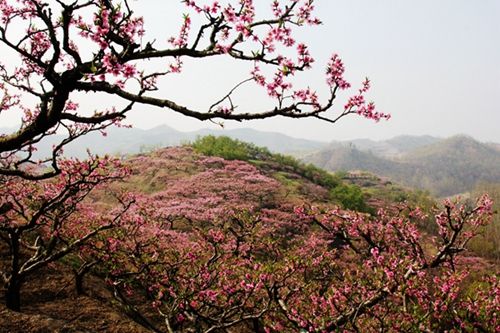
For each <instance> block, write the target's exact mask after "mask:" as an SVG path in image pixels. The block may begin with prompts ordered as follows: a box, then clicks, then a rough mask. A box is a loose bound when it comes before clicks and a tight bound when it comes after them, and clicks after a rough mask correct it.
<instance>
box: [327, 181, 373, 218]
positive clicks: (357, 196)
mask: <svg viewBox="0 0 500 333" xmlns="http://www.w3.org/2000/svg"><path fill="white" fill-rule="evenodd" d="M330 196H331V198H332V199H333V200H336V201H338V202H339V203H340V204H341V205H342V207H344V208H347V209H352V210H356V211H360V212H370V213H373V212H372V209H370V207H369V206H368V205H367V204H366V202H365V195H364V194H363V191H362V190H361V188H359V186H356V185H349V184H340V185H338V186H336V187H334V188H332V189H331V190H330Z"/></svg>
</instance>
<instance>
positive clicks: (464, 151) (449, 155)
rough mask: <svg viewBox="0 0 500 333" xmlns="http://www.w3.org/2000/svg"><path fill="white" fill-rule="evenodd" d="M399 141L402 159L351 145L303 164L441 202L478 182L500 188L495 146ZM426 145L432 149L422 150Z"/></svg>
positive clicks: (460, 139) (463, 139) (499, 153)
mask: <svg viewBox="0 0 500 333" xmlns="http://www.w3.org/2000/svg"><path fill="white" fill-rule="evenodd" d="M400 138H403V139H398V138H395V139H392V140H388V141H392V142H393V143H394V142H397V144H398V145H399V147H400V148H399V153H398V154H392V155H391V154H387V153H385V154H383V153H380V151H377V150H376V149H373V148H372V149H370V150H366V149H367V148H366V145H364V146H361V148H358V146H357V145H356V144H355V143H353V144H347V145H346V144H344V145H334V146H329V147H327V148H324V149H322V150H320V151H318V152H316V153H313V154H310V155H308V156H306V157H304V158H303V160H304V161H307V162H310V163H313V164H315V165H317V166H319V167H321V168H325V169H327V170H331V171H338V170H365V171H369V172H372V173H375V174H377V175H380V176H385V177H389V178H391V179H394V180H396V181H398V182H401V183H403V184H405V185H409V186H412V187H417V188H421V189H426V190H429V191H430V192H431V193H433V194H435V195H438V196H448V195H453V194H457V193H461V192H466V191H470V190H471V189H472V188H473V187H474V186H475V185H476V184H477V183H478V182H500V150H499V149H497V148H496V147H494V146H492V145H491V144H485V143H481V142H478V141H476V140H474V139H473V138H471V137H468V136H463V135H459V136H454V137H451V138H448V139H435V138H432V137H425V139H423V140H421V141H420V139H416V140H412V139H411V137H400ZM425 140H427V141H428V142H431V143H430V144H426V145H425V144H422V143H423V142H424V141H425ZM385 143H387V141H385V142H384V144H385ZM379 147H380V145H379ZM391 147H393V148H394V147H395V146H391ZM412 147H413V149H412ZM362 148H364V149H365V150H363V149H362ZM392 151H396V148H394V149H393V150H392ZM376 152H378V154H376ZM385 152H387V150H385ZM384 155H385V156H384ZM388 156H397V158H396V157H393V158H389V157H388Z"/></svg>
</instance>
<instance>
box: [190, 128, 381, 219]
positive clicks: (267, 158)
mask: <svg viewBox="0 0 500 333" xmlns="http://www.w3.org/2000/svg"><path fill="white" fill-rule="evenodd" d="M191 146H192V147H193V148H194V150H195V151H196V152H198V153H201V154H204V155H208V156H219V157H222V158H224V159H228V160H234V159H237V160H242V161H248V162H251V163H253V164H254V165H255V166H257V167H258V168H261V169H263V168H265V167H267V166H269V164H271V165H272V166H273V168H275V169H278V170H281V171H287V172H293V173H295V174H297V175H299V176H301V177H303V178H305V179H307V180H309V181H311V182H312V183H314V184H317V185H320V186H322V187H324V188H326V189H327V190H329V191H330V198H331V200H333V201H334V202H336V203H338V204H340V205H341V206H342V207H343V208H346V209H353V210H358V211H363V212H371V209H370V208H369V207H368V206H367V205H366V202H365V197H364V194H363V191H362V190H361V189H360V188H359V186H356V185H348V184H345V183H344V182H343V181H342V179H341V177H340V176H339V175H336V174H332V173H330V172H328V171H325V170H323V169H321V168H318V167H317V166H314V165H312V164H305V163H303V162H301V161H299V160H297V159H296V158H294V157H292V156H288V155H283V154H274V153H271V152H270V151H269V150H267V149H266V148H261V147H257V146H255V145H253V144H251V143H246V142H242V141H239V140H235V139H231V138H229V137H226V136H219V137H216V136H213V135H208V136H205V137H199V138H198V139H196V141H194V142H193V143H192V144H191ZM278 174H279V173H278ZM281 178H283V177H281ZM278 180H280V179H278ZM281 180H283V179H281Z"/></svg>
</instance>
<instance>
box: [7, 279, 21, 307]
mask: <svg viewBox="0 0 500 333" xmlns="http://www.w3.org/2000/svg"><path fill="white" fill-rule="evenodd" d="M5 305H6V306H7V308H9V309H11V310H12V311H17V312H20V311H21V282H20V281H15V280H11V282H9V283H8V284H7V291H6V292H5Z"/></svg>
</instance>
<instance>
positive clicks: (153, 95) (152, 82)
mask: <svg viewBox="0 0 500 333" xmlns="http://www.w3.org/2000/svg"><path fill="white" fill-rule="evenodd" d="M182 2H183V3H184V5H185V11H186V12H188V13H189V14H185V15H184V16H182V14H180V18H182V23H181V25H180V27H179V33H178V35H176V36H173V37H170V36H165V38H164V40H158V41H157V40H149V39H148V31H147V22H145V21H144V19H143V18H142V17H139V16H136V14H135V13H134V7H135V6H139V4H138V3H137V2H131V1H127V0H123V1H112V0H82V1H80V0H75V1H72V2H70V1H61V0H54V1H52V0H46V1H44V0H0V42H1V50H2V54H5V55H6V58H5V59H12V60H9V61H8V62H4V60H3V59H2V60H0V78H1V81H0V90H1V100H0V117H2V116H4V115H7V114H9V115H10V114H18V115H19V117H20V118H22V123H21V125H20V126H19V128H18V129H17V130H15V131H12V132H11V133H8V134H2V135H1V136H0V184H1V187H0V241H1V242H2V251H4V252H5V253H7V255H8V260H6V261H5V262H3V264H2V267H1V271H0V273H1V278H2V281H3V284H4V293H3V297H4V302H5V305H6V307H7V308H9V309H10V310H13V311H21V310H22V307H23V300H22V298H21V290H22V288H30V285H29V284H28V283H26V280H27V278H28V277H29V276H32V275H33V274H36V272H38V271H39V270H40V269H41V268H44V267H47V266H48V265H49V264H51V263H53V262H56V261H58V260H60V259H63V258H67V257H69V256H73V257H77V258H79V259H78V260H79V261H80V264H81V270H79V272H80V273H81V274H80V273H79V274H77V279H79V281H80V283H77V286H79V287H78V289H79V291H83V286H82V284H81V282H82V281H81V278H82V277H83V274H84V272H87V271H88V270H89V269H94V270H95V271H96V272H99V273H100V274H102V275H103V276H104V277H105V279H106V281H107V282H108V284H109V286H110V288H112V289H114V292H115V295H116V297H117V300H119V301H120V302H122V303H124V304H127V305H129V307H128V308H129V309H130V312H131V316H133V317H134V318H135V319H137V320H138V321H140V322H141V323H142V324H143V325H144V326H146V327H148V328H150V329H151V330H152V331H162V332H163V331H165V332H224V331H227V330H228V329H231V328H234V327H238V328H240V329H242V330H243V329H247V330H249V331H256V332H332V331H338V330H347V331H444V330H447V331H453V330H454V331H500V319H499V318H498V314H499V313H500V299H499V298H500V289H499V288H500V286H499V281H498V278H497V277H495V276H494V275H490V276H488V277H485V278H484V279H482V280H481V281H476V282H475V283H476V287H477V290H476V291H475V292H473V293H472V292H470V289H467V287H468V286H470V281H468V277H467V276H468V274H467V269H466V268H467V265H466V264H464V260H465V259H462V258H461V256H460V253H461V252H463V251H465V250H466V248H467V245H468V243H469V242H470V241H471V240H473V239H474V237H475V236H476V235H477V234H478V233H479V232H480V230H481V229H482V228H483V227H484V226H485V225H487V224H488V223H489V221H490V219H491V216H492V214H493V210H492V201H491V200H490V198H489V197H488V196H480V197H479V199H477V201H476V202H475V204H474V205H467V204H460V203H458V202H452V201H447V202H445V203H444V204H443V206H442V207H441V208H442V209H441V210H440V211H436V212H433V213H432V214H433V216H432V218H431V219H432V220H433V221H434V223H435V224H436V229H437V230H438V232H437V234H436V235H435V236H433V237H429V236H427V235H424V234H422V233H421V232H420V231H419V229H418V228H417V227H416V225H417V224H418V223H419V222H418V221H419V220H420V219H423V218H424V217H425V214H424V213H423V212H422V211H421V210H420V209H418V208H415V207H405V206H401V207H393V208H390V209H387V210H384V209H380V210H379V211H378V212H376V213H375V212H372V214H369V213H362V212H357V211H352V210H347V209H341V208H332V207H329V206H328V207H327V206H325V207H318V206H316V205H309V204H307V203H304V204H302V205H297V206H296V207H295V208H291V207H280V206H279V205H278V206H276V205H274V206H273V205H271V203H273V202H275V201H273V200H272V199H274V198H276V197H279V194H278V193H277V192H276V188H277V186H276V180H275V179H272V178H270V177H268V176H266V175H264V174H262V172H260V171H259V170H258V169H257V168H256V167H255V166H253V165H251V164H249V163H247V162H245V161H241V160H238V159H233V160H225V159H222V158H219V157H204V158H202V160H200V163H201V165H203V167H200V168H201V170H199V173H197V174H194V175H189V177H187V178H185V180H183V182H179V183H178V184H177V185H176V186H172V187H170V188H167V189H165V190H162V191H157V192H154V191H153V192H152V193H146V192H144V191H137V192H136V193H134V191H133V189H132V190H131V189H129V188H127V187H126V186H124V187H120V184H121V181H122V180H124V179H128V178H129V177H134V176H135V175H136V173H137V172H140V170H139V171H138V170H137V169H134V168H131V167H130V166H128V165H127V161H122V160H119V159H116V158H112V157H107V156H105V157H100V156H94V155H92V154H91V153H89V157H88V159H87V160H77V159H67V158H65V157H64V155H63V150H64V147H65V145H67V144H68V143H70V142H73V141H75V140H78V138H79V137H81V136H84V135H86V134H88V133H91V132H94V131H102V132H104V131H105V130H106V128H108V127H110V126H121V122H122V121H123V120H124V119H125V118H126V116H127V115H128V114H129V113H130V112H140V111H138V110H137V111H134V110H136V109H139V108H140V106H146V105H147V106H152V107H157V108H162V109H165V112H175V113H179V114H181V115H184V116H186V117H191V118H196V119H199V120H215V119H222V120H237V121H243V120H252V119H265V118H270V117H275V116H282V117H288V118H317V119H318V120H322V121H327V122H331V123H335V122H337V121H338V120H340V119H341V118H343V117H345V116H348V115H350V114H358V115H360V116H362V117H365V118H369V119H372V120H375V121H378V120H380V119H386V118H389V116H388V115H386V114H384V113H381V112H378V111H376V110H375V106H374V104H373V103H369V102H367V101H366V99H365V95H366V93H367V92H368V90H369V88H370V82H369V80H367V79H366V80H365V81H364V82H363V83H362V84H360V87H359V88H357V89H354V91H353V93H351V95H350V97H349V95H348V97H347V102H346V103H345V105H340V106H339V105H337V103H335V101H336V97H337V95H338V94H340V93H341V92H342V91H349V88H350V87H351V85H350V83H349V82H347V81H346V80H345V78H344V70H345V69H344V64H343V62H342V60H341V59H340V57H339V56H338V55H336V54H334V55H332V57H331V58H330V61H329V62H328V63H327V64H326V70H325V73H326V77H325V82H326V85H327V88H328V89H327V91H328V94H327V95H326V96H319V95H318V94H317V93H316V92H315V91H314V90H313V89H311V88H309V87H295V86H294V80H293V79H294V77H295V76H297V75H299V73H300V72H302V71H304V70H307V69H309V68H310V67H311V66H312V65H313V63H314V58H313V57H312V55H311V54H310V52H309V50H308V47H307V45H306V44H304V43H300V42H299V41H296V40H295V39H294V33H295V32H296V31H297V29H301V27H303V26H307V25H312V26H314V25H317V24H320V20H319V19H318V18H316V16H315V12H314V1H313V0H290V1H278V0H276V1H271V2H269V3H268V6H270V8H267V10H266V9H265V8H261V6H262V3H260V2H259V3H257V2H255V3H254V2H253V1H252V0H239V1H236V0H235V1H191V0H186V1H182ZM264 13H267V14H264ZM265 15H267V16H265ZM211 57H221V58H226V59H232V60H233V61H241V62H242V63H244V64H248V66H249V68H248V78H242V81H241V82H240V83H237V84H236V85H235V86H234V88H233V89H231V90H229V91H228V92H227V94H226V95H224V96H223V97H222V98H219V99H217V98H216V99H215V102H214V103H213V104H212V105H210V106H207V107H206V108H205V109H195V108H192V107H190V106H189V105H183V104H181V103H179V102H176V101H174V100H170V99H168V98H167V97H166V96H167V95H168V90H169V89H174V87H172V86H168V83H169V79H170V78H171V77H172V76H173V75H176V73H179V72H182V70H183V68H184V61H186V59H190V60H192V61H200V62H203V61H206V60H207V59H208V58H211ZM151 62H154V64H155V69H153V70H151V66H148V64H150V63H151ZM244 84H254V85H256V86H257V87H260V88H262V89H264V91H265V92H266V93H267V94H268V96H269V98H270V99H271V100H273V101H274V103H275V106H274V107H272V108H270V109H269V110H257V111H247V110H246V109H245V106H239V107H237V105H238V104H237V102H236V101H235V91H237V90H238V89H240V88H241V87H242V85H244ZM165 87H167V88H165ZM103 96H107V98H113V99H114V101H115V103H116V104H115V106H114V107H111V108H109V109H102V110H99V109H98V110H95V111H94V112H89V110H87V109H86V108H84V107H80V104H81V103H80V102H79V98H84V99H92V100H96V101H97V100H99V99H100V98H103ZM193 98H196V96H193ZM96 104H98V103H96ZM56 134H58V135H60V134H65V136H64V138H63V139H62V140H61V141H59V142H57V143H56V144H54V145H53V147H52V149H51V151H50V152H44V153H46V155H45V157H44V158H39V157H35V156H39V154H35V152H37V147H38V145H39V144H40V143H41V142H44V141H45V140H48V139H50V138H51V137H54V136H55V135H56ZM174 157H175V156H174ZM138 158H140V157H138ZM236 158H238V157H236ZM166 167H170V168H174V167H175V168H181V165H177V164H174V165H167V166H166ZM313 171H314V170H313ZM314 172H315V171H314ZM325 179H326V178H325ZM332 186H333V185H332ZM134 297H140V298H141V299H143V300H144V302H145V303H146V304H147V305H149V311H150V312H151V313H156V314H157V316H158V317H159V318H161V323H159V322H151V321H150V320H148V319H147V317H148V316H146V315H144V314H143V313H141V312H140V310H139V309H138V308H136V307H134V306H133V302H132V299H133V298H134Z"/></svg>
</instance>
